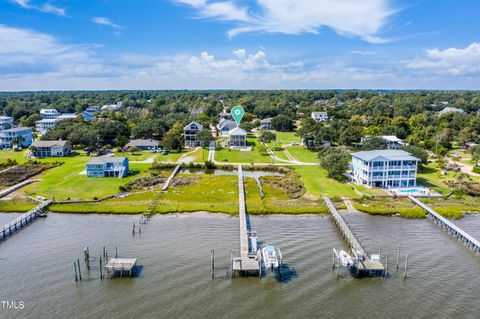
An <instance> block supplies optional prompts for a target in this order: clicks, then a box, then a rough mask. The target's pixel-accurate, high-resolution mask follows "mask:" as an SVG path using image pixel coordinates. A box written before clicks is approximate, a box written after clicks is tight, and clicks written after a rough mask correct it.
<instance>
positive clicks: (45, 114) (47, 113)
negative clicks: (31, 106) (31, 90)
mask: <svg viewBox="0 0 480 319" xmlns="http://www.w3.org/2000/svg"><path fill="white" fill-rule="evenodd" d="M60 114H61V113H60V112H58V111H57V109H41V110H40V116H41V117H42V118H43V119H54V118H57V117H59V116H60Z"/></svg>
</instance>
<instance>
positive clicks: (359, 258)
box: [323, 196, 385, 276]
mask: <svg viewBox="0 0 480 319" xmlns="http://www.w3.org/2000/svg"><path fill="white" fill-rule="evenodd" d="M323 200H324V201H325V204H326V205H327V207H328V209H329V210H330V213H331V214H332V217H333V221H334V223H335V225H336V226H337V228H338V230H339V231H340V233H341V234H342V236H343V237H344V238H345V240H346V242H347V244H348V245H349V246H350V248H351V250H352V252H353V255H354V256H355V257H356V258H355V260H354V266H353V267H352V269H351V270H352V272H353V274H354V275H356V276H365V275H367V276H382V275H384V274H385V267H384V266H383V264H382V263H381V262H380V261H376V260H372V259H371V258H370V256H369V255H368V254H367V252H366V251H365V249H363V247H362V245H360V243H359V242H358V240H357V238H356V237H355V235H354V234H353V233H352V231H351V230H350V228H349V227H348V224H347V223H346V222H345V220H344V219H343V217H342V216H341V215H340V213H339V212H338V211H337V209H336V208H335V206H334V205H333V203H332V201H331V200H330V198H328V197H327V196H323Z"/></svg>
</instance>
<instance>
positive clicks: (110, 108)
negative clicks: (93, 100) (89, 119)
mask: <svg viewBox="0 0 480 319" xmlns="http://www.w3.org/2000/svg"><path fill="white" fill-rule="evenodd" d="M122 105H123V102H117V104H108V105H104V106H102V108H101V110H102V111H117V110H119V109H120V108H121V107H122Z"/></svg>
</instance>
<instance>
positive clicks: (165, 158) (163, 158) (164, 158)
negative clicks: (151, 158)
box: [156, 150, 190, 162]
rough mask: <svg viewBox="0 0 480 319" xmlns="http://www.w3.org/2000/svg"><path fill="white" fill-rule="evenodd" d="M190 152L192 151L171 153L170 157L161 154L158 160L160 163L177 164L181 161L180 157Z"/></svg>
mask: <svg viewBox="0 0 480 319" xmlns="http://www.w3.org/2000/svg"><path fill="white" fill-rule="evenodd" d="M188 152H190V150H183V151H181V152H177V151H170V153H169V154H168V155H162V154H161V153H160V154H158V157H157V158H156V160H157V161H159V162H176V161H178V160H179V159H180V157H182V155H184V154H185V153H188Z"/></svg>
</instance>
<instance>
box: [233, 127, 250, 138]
mask: <svg viewBox="0 0 480 319" xmlns="http://www.w3.org/2000/svg"><path fill="white" fill-rule="evenodd" d="M228 135H229V136H240V135H241V136H247V131H245V130H244V129H242V128H240V127H238V126H237V127H236V128H234V129H231V130H230V131H228Z"/></svg>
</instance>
